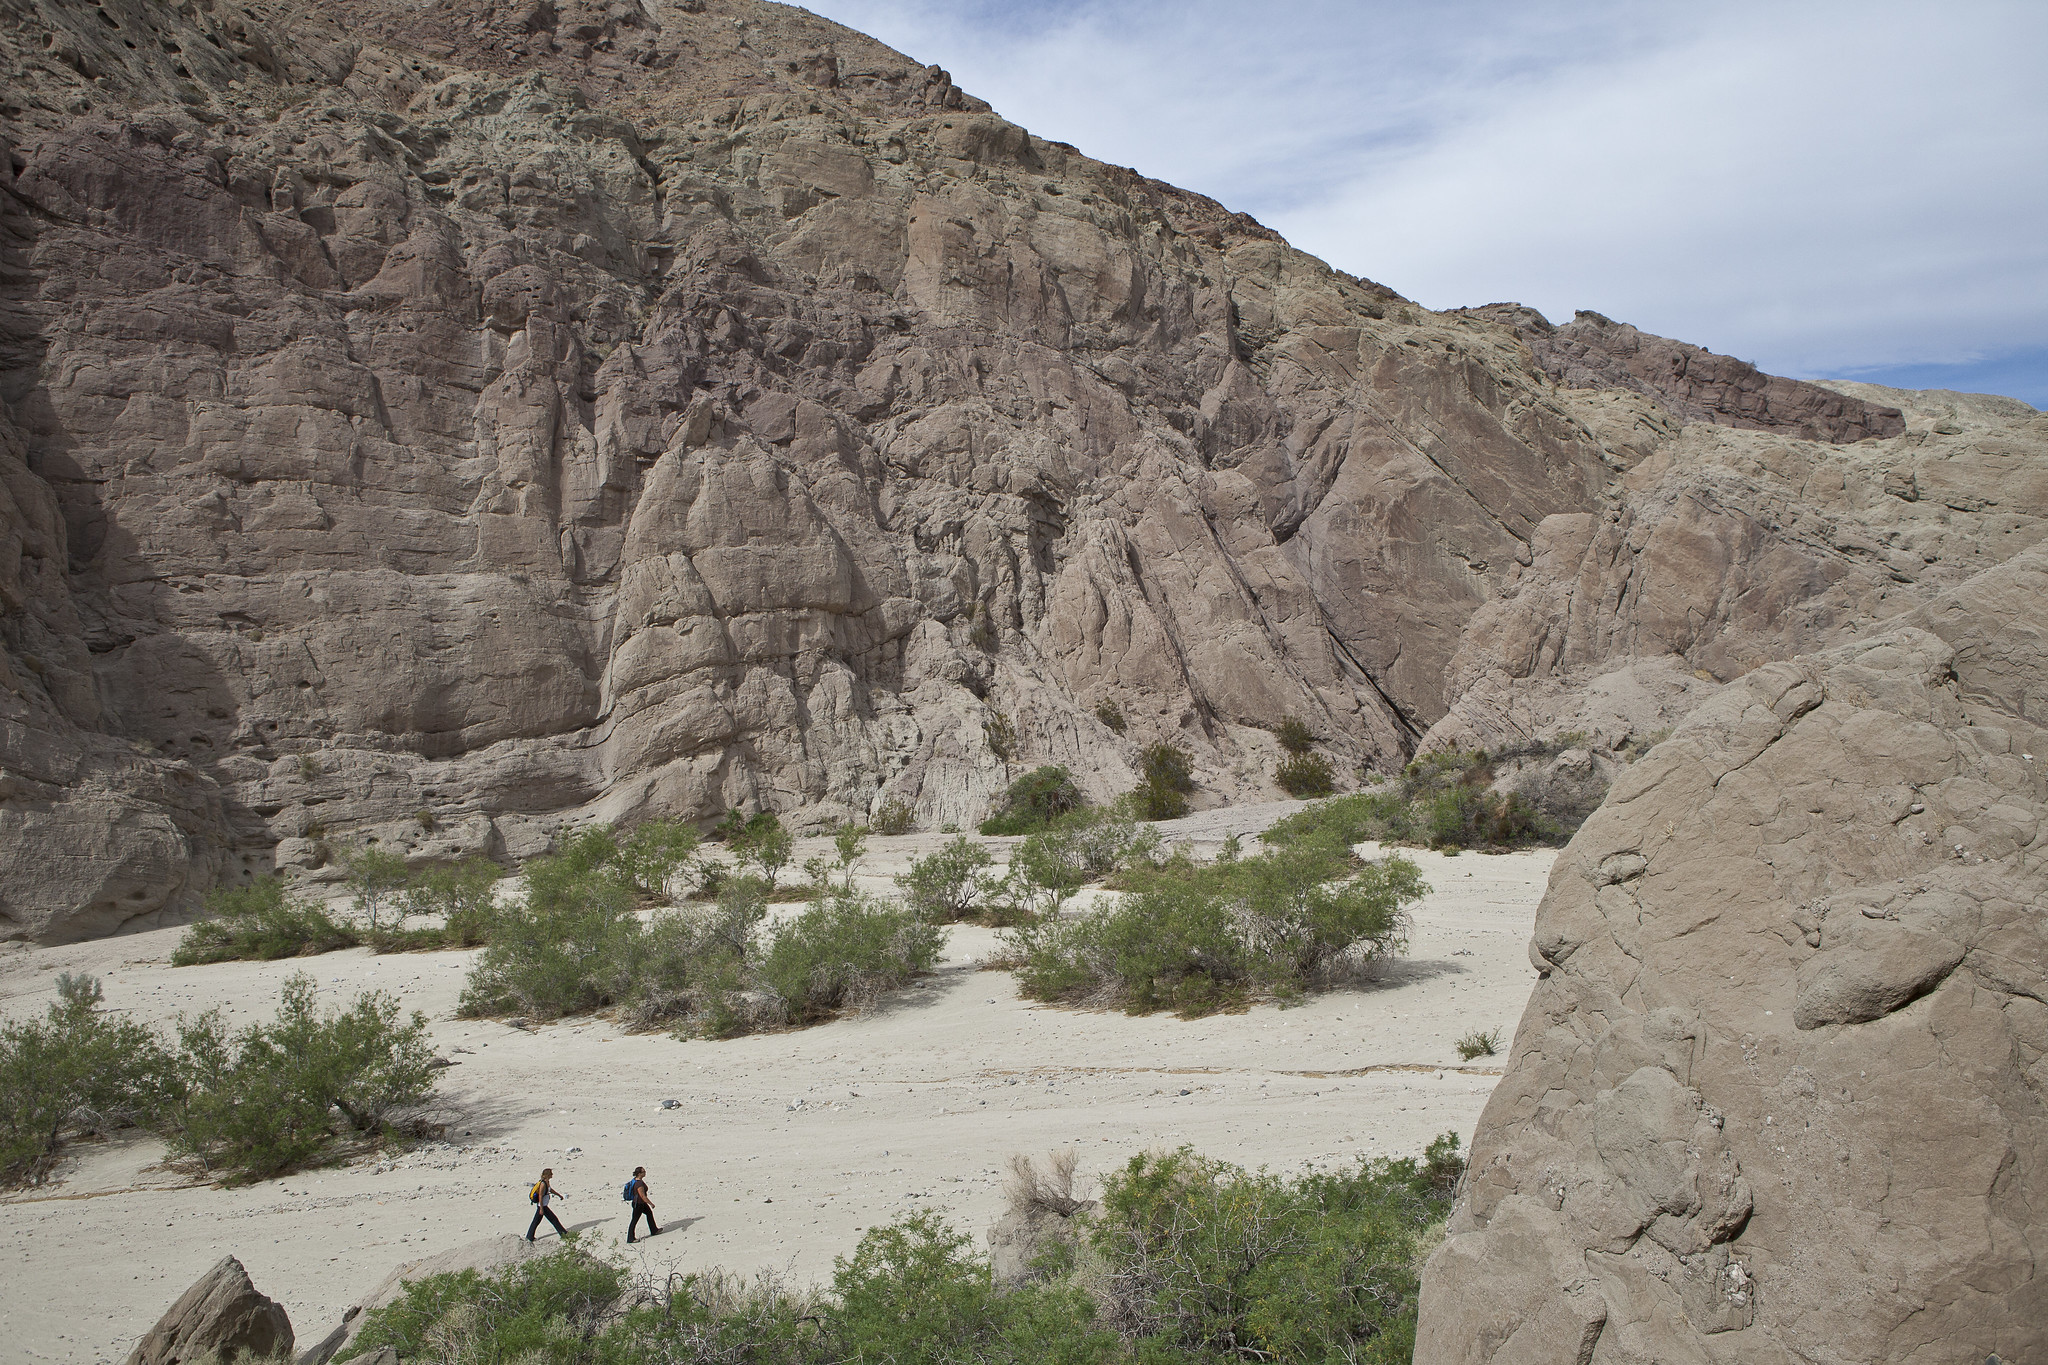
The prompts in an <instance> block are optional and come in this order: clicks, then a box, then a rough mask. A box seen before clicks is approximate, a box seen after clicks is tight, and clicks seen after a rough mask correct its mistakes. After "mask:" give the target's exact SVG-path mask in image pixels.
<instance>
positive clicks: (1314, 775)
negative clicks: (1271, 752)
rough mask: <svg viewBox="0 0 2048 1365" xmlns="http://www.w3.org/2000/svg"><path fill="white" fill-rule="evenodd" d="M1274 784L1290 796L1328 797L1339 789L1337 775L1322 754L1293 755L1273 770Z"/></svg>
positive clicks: (1281, 761)
mask: <svg viewBox="0 0 2048 1365" xmlns="http://www.w3.org/2000/svg"><path fill="white" fill-rule="evenodd" d="M1273 782H1274V784H1275V785H1276V786H1278V787H1279V788H1280V790H1282V791H1284V792H1286V793H1287V794H1288V795H1289V796H1294V797H1304V796H1328V795H1329V794H1330V793H1331V792H1333V791H1335V790H1336V789H1337V774H1336V772H1335V770H1333V769H1332V768H1331V767H1330V760H1329V759H1327V758H1324V757H1323V756H1322V755H1321V754H1291V755H1289V756H1288V757H1286V758H1284V759H1282V760H1280V766H1279V767H1278V768H1275V769H1274V770H1273Z"/></svg>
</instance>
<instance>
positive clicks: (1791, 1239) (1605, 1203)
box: [1416, 549, 2048, 1365]
mask: <svg viewBox="0 0 2048 1365" xmlns="http://www.w3.org/2000/svg"><path fill="white" fill-rule="evenodd" d="M2044 678H2048V550H2042V549H2035V550H2031V551H2028V552H2027V553H2025V554H2022V555H2020V556H2017V557H2015V558H2014V559H2013V560H2012V561H2011V562H2009V563H2007V564H2005V565H2003V566H2001V567H1999V568H1996V569H1992V570H1989V571H1987V572H1985V573H1983V574H1981V575H1979V576H1977V577H1976V578H1973V579H1971V580H1970V581H1968V582H1967V583H1965V584H1963V585H1962V586H1961V587H1959V588H1956V589H1953V590H1951V591H1950V592H1947V593H1945V594H1942V595H1941V596H1940V597H1938V598H1936V599H1935V600H1934V601H1932V602H1930V603H1928V604H1926V605H1925V606H1923V607H1922V608H1920V609H1918V610H1916V611H1915V612H1914V613H1912V614H1911V615H1910V616H1909V617H1908V618H1907V620H1906V621H1905V622H1903V623H1901V624H1900V625H1899V626H1898V627H1897V628H1895V629H1893V630H1890V631H1886V632H1883V633H1880V634H1877V635H1875V636H1873V637H1871V638H1869V639H1866V640H1863V641H1860V642H1857V643H1855V644H1851V645H1847V646H1842V647H1839V648H1837V649H1835V650H1832V651H1829V652H1827V653H1824V654H1820V655H1815V656H1810V657H1806V658H1801V659H1796V660H1793V661H1791V662H1786V663H1776V664H1769V665H1766V666H1764V667H1762V668H1759V669H1757V670H1755V671H1754V672H1752V673H1749V674H1748V675H1746V676H1744V677H1743V678H1741V679H1739V680H1737V681H1735V682H1733V683H1731V684H1730V685H1729V686H1727V687H1726V689H1725V690H1723V691H1721V692H1720V693H1719V695H1717V696H1715V697H1714V698H1713V699H1712V700H1710V701H1708V702H1706V703H1705V704H1704V705H1702V706H1701V707H1700V708H1699V709H1698V710H1697V711H1695V712H1694V713H1693V715H1692V716H1691V718H1690V719H1689V720H1688V721H1686V722H1685V723H1684V724H1683V725H1682V726H1681V727H1680V728H1679V729H1678V731H1677V732H1676V733H1675V734H1674V735H1673V736H1672V737H1671V738H1670V739H1669V740H1668V741H1666V742H1664V743H1663V744H1661V745H1659V746H1658V747H1657V748H1655V749H1654V750H1653V751H1652V752H1651V753H1650V754H1649V755H1648V756H1647V757H1646V758H1644V759H1643V760H1642V761H1641V762H1639V763H1638V764H1636V765H1635V766H1633V767H1632V768H1630V769H1629V770H1628V771H1627V772H1626V774H1625V775H1624V776H1623V778H1622V779H1621V781H1620V782H1619V783H1618V784H1617V785H1616V787H1615V788H1614V790H1613V792H1612V794H1611V795H1610V797H1609V799H1608V801H1607V803H1606V805H1605V806H1603V807H1602V808H1601V810H1599V811H1598V812H1597V813H1596V814H1595V815H1594V816H1593V817H1592V819H1591V820H1589V821H1588V822H1587V824H1586V825H1585V826H1584V828H1583V829H1582V830H1581V831H1580V832H1579V834H1578V836H1577V837H1576V838H1575V839H1574V840H1573V841H1572V843H1571V845H1570V846H1569V847H1568V848H1567V850H1566V851H1565V854H1564V855H1563V857H1562V858H1561V859H1560V860H1559V862H1558V865H1557V869H1556V871H1555V872H1554V873H1553V875H1552V879H1551V884H1550V888H1549V890H1548V893H1547V894H1546V896H1545V898H1544V902H1543V905H1542V908H1541V909H1540V911H1539V912H1538V917H1537V925H1536V932H1535V939H1534V943H1533V945H1532V953H1533V955H1534V957H1535V960H1536V962H1537V965H1538V967H1539V969H1540V970H1541V971H1542V972H1543V979H1542V980H1541V981H1540V982H1539V984H1538V986H1537V988H1536V992H1535V995H1534V997H1533V998H1532V1000H1531V1002H1530V1005H1529V1010H1528V1013H1527V1014H1526V1015H1525V1016H1524V1018H1523V1021H1522V1025H1521V1028H1520V1030H1519V1031H1518V1033H1517V1035H1516V1039H1515V1046H1514V1051H1513V1055H1512V1057H1511V1058H1510V1060H1509V1064H1508V1069H1507V1074H1506V1076H1505V1078H1504V1079H1503V1080H1502V1082H1501V1085H1500V1088H1499V1089H1498V1090H1496V1091H1495V1092H1494V1095H1493V1097H1492V1099H1491V1100H1490V1101H1489V1102H1488V1104H1487V1108H1486V1111H1485V1113H1484V1115H1483V1117H1482V1118H1481V1120H1480V1125H1479V1132H1478V1136H1477V1138H1476V1139H1475V1141H1474V1145H1473V1150H1472V1167H1471V1173H1470V1175H1469V1177H1468V1180H1467V1184H1466V1187H1465V1190H1464V1192H1463V1194H1462V1195H1461V1198H1460V1203H1459V1206H1458V1208H1457V1210H1456V1212H1455V1213H1454V1216H1453V1219H1452V1223H1451V1228H1450V1236H1449V1239H1448V1240H1447V1241H1446V1242H1445V1244H1444V1245H1443V1247H1442V1248H1441V1249H1439V1250H1438V1251H1437V1252H1436V1254H1435V1255H1434V1256H1433V1257H1432V1258H1431V1260H1430V1262H1429V1264H1428V1267H1427V1269H1426V1271H1425V1273H1424V1277H1423V1300H1422V1317H1421V1328H1420V1336H1419V1339H1418V1347H1417V1351H1416V1360H1417V1361H1418V1362H1422V1363H1425V1365H1447V1363H1448V1362H1474V1363H1477V1362H1499V1363H1500V1365H1505V1363H1506V1362H1510V1361H1524V1360H1529V1361H1535V1360H1571V1359H1579V1360H1586V1361H1615V1362H1623V1361H1630V1362H1633V1361H1644V1362H1648V1361H1659V1362H1690V1361H1729V1362H1734V1361H1742V1362H1777V1361H1784V1362H1792V1361H1801V1362H1843V1363H1844V1365H1846V1363H1847V1362H1866V1361H1894V1360H1896V1361H1904V1360H1914V1361H1928V1362H1956V1365H1962V1363H1963V1362H1969V1363H1970V1365H1977V1362H1981V1361H1983V1360H1984V1359H1985V1358H1986V1356H1987V1355H1990V1354H1993V1353H1996V1354H1997V1355H1999V1356H2000V1357H2001V1358H2003V1359H2007V1360H2027V1359H2033V1358H2035V1357H2037V1356H2039V1355H2041V1354H2042V1353H2043V1352H2044V1351H2048V1277H2044V1276H2043V1275H2042V1273H2041V1271H2040V1269H2039V1267H2038V1266H2037V1264H2036V1258H2035V1257H2034V1255H2033V1254H2032V1253H2031V1252H2030V1251H2029V1250H2028V1247H2029V1245H2030V1242H2031V1241H2032V1240H2033V1239H2034V1238H2035V1237H2036V1236H2037V1234H2038V1231H2039V1227H2040V1218H2039V1212H2038V1211H2039V1210H2040V1209H2041V1208H2043V1207H2048V1105H2044V1100H2048V987H2044V982H2048V919H2044V917H2043V910H2042V907H2043V905H2044V904H2048V863H2044V861H2043V842H2042V839H2043V828H2044V823H2043V822H2044V818H2048V773H2044V769H2048V713H2044V710H2043V696H2042V687H2043V682H2042V680H2043V679H2044Z"/></svg>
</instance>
